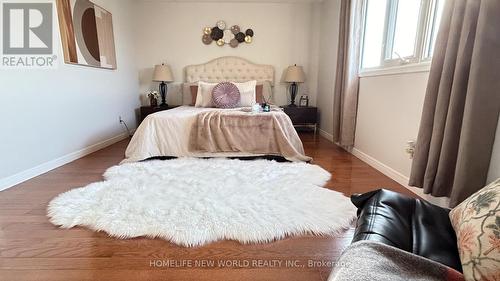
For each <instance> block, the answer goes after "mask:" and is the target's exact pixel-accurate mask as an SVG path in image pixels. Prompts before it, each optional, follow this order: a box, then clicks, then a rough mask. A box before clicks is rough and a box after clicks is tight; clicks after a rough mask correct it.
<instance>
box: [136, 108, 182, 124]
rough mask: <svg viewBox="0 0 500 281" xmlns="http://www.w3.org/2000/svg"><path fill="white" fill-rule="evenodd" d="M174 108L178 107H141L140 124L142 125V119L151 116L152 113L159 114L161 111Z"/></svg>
mask: <svg viewBox="0 0 500 281" xmlns="http://www.w3.org/2000/svg"><path fill="white" fill-rule="evenodd" d="M176 107H178V106H177V105H169V106H167V107H152V106H141V120H140V123H142V121H144V119H145V118H146V116H148V115H149V114H153V113H156V112H160V111H163V110H169V109H172V108H176ZM140 123H139V124H140Z"/></svg>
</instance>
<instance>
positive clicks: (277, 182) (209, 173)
mask: <svg viewBox="0 0 500 281" xmlns="http://www.w3.org/2000/svg"><path fill="white" fill-rule="evenodd" d="M330 176H331V175H330V173H328V172H327V171H325V170H324V169H322V168H321V167H319V166H316V165H311V164H306V163H277V162H275V161H267V160H255V161H241V160H229V159H208V160H207V159H194V158H183V159H175V160H167V161H160V160H155V161H149V162H140V163H129V164H123V165H120V166H114V167H111V168H109V169H108V170H107V171H106V173H105V174H104V178H105V181H103V182H97V183H93V184H90V185H88V186H86V187H82V188H77V189H73V190H70V191H68V192H65V193H63V194H60V195H59V196H57V197H56V198H54V199H53V200H52V201H51V202H50V204H49V206H48V216H49V217H50V221H51V222H52V223H53V224H55V225H58V226H61V227H62V228H71V227H74V226H77V225H80V226H85V227H88V228H91V229H93V230H96V231H105V232H107V233H108V234H109V235H111V236H114V237H118V238H132V237H139V236H147V237H160V238H163V239H166V240H169V241H171V242H173V243H176V244H179V245H182V246H188V247H190V246H199V245H203V244H207V243H210V242H213V241H218V240H225V239H230V240H237V241H240V242H241V243H257V242H268V241H273V240H276V239H282V238H284V237H286V236H291V235H301V234H310V233H312V234H316V235H334V234H336V233H338V232H339V231H341V230H343V229H345V228H347V227H349V225H350V223H351V222H352V221H353V219H354V217H355V211H356V208H355V207H354V206H353V205H352V204H351V202H350V200H349V199H348V198H347V197H345V196H343V195H342V194H341V193H338V192H335V191H332V190H329V189H326V188H323V187H322V186H323V185H324V184H325V183H326V182H327V181H328V180H329V179H330Z"/></svg>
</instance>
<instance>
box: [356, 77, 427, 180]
mask: <svg viewBox="0 0 500 281" xmlns="http://www.w3.org/2000/svg"><path fill="white" fill-rule="evenodd" d="M428 74H429V73H428V72H420V73H408V74H398V75H386V76H374V77H362V78H361V79H360V87H359V101H358V116H357V123H356V141H355V144H354V148H355V149H357V150H359V151H361V152H363V153H366V154H368V155H369V156H371V157H373V158H375V159H377V160H378V161H380V162H382V163H384V164H385V165H387V166H389V167H391V168H393V169H394V170H396V171H397V172H398V173H400V174H402V175H404V176H405V177H408V176H409V174H410V169H411V162H412V160H411V159H410V158H409V157H408V154H406V152H405V148H406V142H407V141H408V140H415V139H416V138H417V135H418V128H419V124H420V117H421V114H422V108H423V102H424V96H425V89H426V86H427V77H428Z"/></svg>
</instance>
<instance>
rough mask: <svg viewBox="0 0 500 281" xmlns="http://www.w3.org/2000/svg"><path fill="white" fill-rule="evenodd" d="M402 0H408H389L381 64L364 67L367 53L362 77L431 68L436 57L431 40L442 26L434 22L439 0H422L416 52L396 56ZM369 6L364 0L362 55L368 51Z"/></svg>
mask: <svg viewBox="0 0 500 281" xmlns="http://www.w3.org/2000/svg"><path fill="white" fill-rule="evenodd" d="M372 1H373V0H372ZM398 1H404V0H388V1H387V8H386V9H387V13H386V19H385V27H384V34H383V44H382V53H381V55H380V65H379V66H377V67H370V68H363V67H362V63H363V57H361V59H360V74H359V76H360V77H364V76H378V75H389V74H398V73H411V72H426V71H429V69H430V62H431V60H432V57H430V56H429V52H430V48H431V46H430V42H431V40H432V35H433V34H434V32H437V29H438V28H439V27H438V26H434V20H435V18H436V12H437V0H422V3H421V7H420V15H419V19H418V24H417V35H416V38H415V49H414V52H413V55H411V56H407V57H403V58H396V59H393V58H391V56H392V46H393V45H394V31H395V28H396V13H397V5H398ZM367 6H368V0H363V21H362V32H361V44H360V48H361V50H360V54H361V56H362V55H363V53H364V52H363V48H364V38H365V30H366V18H367V14H366V10H367Z"/></svg>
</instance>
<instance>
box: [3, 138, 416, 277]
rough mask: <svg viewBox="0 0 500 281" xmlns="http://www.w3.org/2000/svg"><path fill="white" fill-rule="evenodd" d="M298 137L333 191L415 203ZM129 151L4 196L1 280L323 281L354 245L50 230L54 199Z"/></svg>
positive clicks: (357, 164) (342, 239) (324, 146)
mask: <svg viewBox="0 0 500 281" xmlns="http://www.w3.org/2000/svg"><path fill="white" fill-rule="evenodd" d="M301 137H302V139H303V141H304V146H305V148H306V152H307V154H308V155H310V156H312V157H313V158H314V159H315V160H314V161H315V163H316V164H319V165H321V166H322V167H324V168H325V169H327V170H328V171H330V172H331V173H332V179H331V180H330V181H329V182H328V184H327V187H328V188H330V189H333V190H337V191H340V192H343V193H345V194H346V195H350V194H352V193H360V192H366V191H369V190H373V189H377V188H380V187H384V188H388V189H392V190H395V191H399V192H402V193H405V194H409V195H412V196H415V195H414V194H412V193H411V192H410V191H408V190H407V189H405V188H404V187H402V186H400V185H399V184H397V183H396V182H394V181H393V180H391V179H389V178H387V177H386V176H384V175H383V174H381V173H379V172H378V171H376V170H374V169H373V168H371V167H370V166H368V165H367V164H365V163H364V162H362V161H361V160H359V159H357V158H355V157H353V156H352V155H350V154H349V153H347V152H345V151H343V150H342V149H340V148H338V147H337V146H335V145H333V144H332V143H330V142H329V141H327V140H325V139H323V138H320V139H314V138H313V137H312V136H311V135H309V134H304V135H302V136H301ZM126 146H127V141H122V142H120V143H117V144H115V145H112V146H110V147H108V148H106V149H103V150H101V151H98V152H96V153H94V154H91V155H89V156H87V157H85V158H82V159H80V160H77V161H75V162H72V163H70V164H67V165H65V166H62V167H60V168H58V169H55V170H53V171H51V172H49V173H46V174H44V175H41V176H39V177H36V178H34V179H32V180H29V181H27V182H25V183H23V184H20V185H18V186H16V187H14V188H11V189H9V190H6V191H3V192H0V280H6V281H16V280H37V281H49V280H50V281H51V280H61V281H72V280H78V281H82V280H106V281H108V280H252V281H256V280H287V281H290V280H302V281H303V280H326V279H327V277H328V274H329V272H330V271H331V269H332V268H331V266H332V265H331V263H332V262H334V261H335V260H336V259H337V258H338V256H339V255H340V253H341V252H342V250H343V249H344V248H345V247H346V246H347V245H349V243H350V241H351V238H352V234H353V229H352V228H351V229H348V230H346V231H345V232H344V233H342V234H340V235H338V236H337V237H333V238H327V237H314V236H305V237H293V238H288V239H285V240H280V241H276V242H273V243H268V244H258V245H241V244H239V243H237V242H234V241H221V242H217V243H212V244H210V245H208V246H204V247H199V248H183V247H179V246H176V245H174V244H171V243H169V242H166V241H163V240H159V239H154V240H152V239H146V238H137V239H129V240H118V239H114V238H109V237H107V235H106V234H105V233H96V232H93V231H90V230H87V229H85V228H80V227H77V228H74V229H70V230H62V229H58V228H57V227H55V226H53V225H52V224H50V222H49V221H48V219H47V217H46V216H45V212H46V210H45V209H46V206H47V203H48V202H49V201H50V199H52V198H53V197H54V196H56V195H57V194H59V193H61V192H64V191H67V190H69V189H71V188H75V187H81V186H85V185H87V184H89V183H91V182H95V181H99V180H101V179H102V177H101V175H102V174H103V172H104V171H105V170H106V169H107V168H109V167H110V166H113V165H115V164H118V163H119V162H120V161H121V160H122V157H123V154H124V150H125V148H126ZM313 261H315V262H316V264H311V262H313ZM203 262H206V263H210V262H214V264H213V265H211V264H201V263H203ZM219 262H225V263H228V264H226V266H218V263H219ZM280 262H281V264H280ZM321 262H323V263H321ZM328 262H329V263H328ZM229 263H231V264H229ZM247 263H248V264H247Z"/></svg>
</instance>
